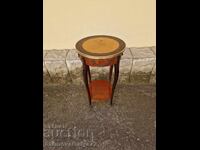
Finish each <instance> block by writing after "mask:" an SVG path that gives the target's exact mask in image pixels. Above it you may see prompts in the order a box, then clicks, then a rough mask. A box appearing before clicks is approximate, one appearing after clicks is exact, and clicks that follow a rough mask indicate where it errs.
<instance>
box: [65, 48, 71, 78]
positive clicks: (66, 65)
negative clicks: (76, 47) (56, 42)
mask: <svg viewBox="0 0 200 150" xmlns="http://www.w3.org/2000/svg"><path fill="white" fill-rule="evenodd" d="M69 51H70V50H69V49H68V51H67V53H66V56H65V65H66V68H67V72H68V74H69V78H70V81H71V82H72V77H71V74H70V71H69V67H68V65H67V55H68V53H69Z"/></svg>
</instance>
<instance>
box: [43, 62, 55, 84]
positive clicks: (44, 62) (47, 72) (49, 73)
mask: <svg viewBox="0 0 200 150" xmlns="http://www.w3.org/2000/svg"><path fill="white" fill-rule="evenodd" d="M43 62H44V67H45V68H46V70H47V74H48V76H49V77H50V80H51V82H52V81H53V79H52V77H51V74H50V72H49V70H48V69H47V67H46V63H45V61H44V60H43Z"/></svg>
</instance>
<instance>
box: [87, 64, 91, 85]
mask: <svg viewBox="0 0 200 150" xmlns="http://www.w3.org/2000/svg"><path fill="white" fill-rule="evenodd" d="M87 72H88V78H89V83H91V74H90V66H88V65H87Z"/></svg>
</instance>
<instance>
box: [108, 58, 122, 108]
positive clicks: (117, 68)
mask: <svg viewBox="0 0 200 150" xmlns="http://www.w3.org/2000/svg"><path fill="white" fill-rule="evenodd" d="M120 58H121V56H118V57H117V63H116V64H114V69H115V75H114V81H113V85H112V95H111V100H110V105H112V100H113V95H114V91H115V87H116V84H117V80H118V77H119V62H120Z"/></svg>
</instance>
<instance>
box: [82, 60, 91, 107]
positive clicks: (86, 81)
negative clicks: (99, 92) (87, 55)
mask: <svg viewBox="0 0 200 150" xmlns="http://www.w3.org/2000/svg"><path fill="white" fill-rule="evenodd" d="M83 80H84V83H85V86H86V89H87V93H88V99H89V104H90V105H91V95H90V90H89V86H88V66H87V65H86V64H85V61H84V59H83Z"/></svg>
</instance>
